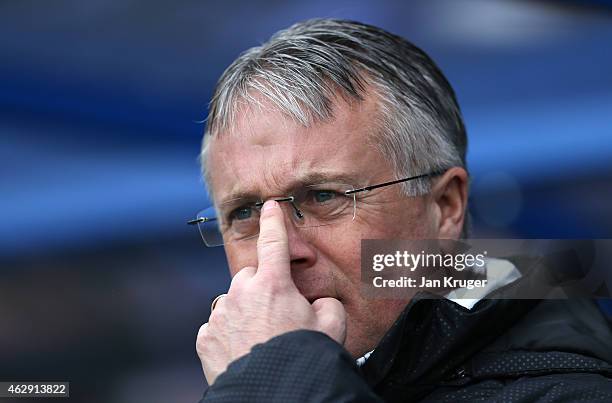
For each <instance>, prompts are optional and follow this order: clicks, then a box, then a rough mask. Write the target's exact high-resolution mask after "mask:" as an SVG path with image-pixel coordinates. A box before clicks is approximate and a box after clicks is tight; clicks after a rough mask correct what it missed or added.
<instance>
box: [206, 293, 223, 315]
mask: <svg viewBox="0 0 612 403" xmlns="http://www.w3.org/2000/svg"><path fill="white" fill-rule="evenodd" d="M226 295H227V294H220V295H217V296H216V297H215V299H213V302H212V304H210V311H211V312H212V311H213V310H214V309H215V307H216V306H217V302H219V300H220V299H221V298H223V297H225V296H226Z"/></svg>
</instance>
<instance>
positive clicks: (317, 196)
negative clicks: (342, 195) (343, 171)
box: [313, 190, 336, 203]
mask: <svg viewBox="0 0 612 403" xmlns="http://www.w3.org/2000/svg"><path fill="white" fill-rule="evenodd" d="M313 196H314V200H315V201H316V202H317V203H325V202H326V201H330V200H332V199H333V198H334V197H336V192H334V191H332V190H315V191H314V195H313Z"/></svg>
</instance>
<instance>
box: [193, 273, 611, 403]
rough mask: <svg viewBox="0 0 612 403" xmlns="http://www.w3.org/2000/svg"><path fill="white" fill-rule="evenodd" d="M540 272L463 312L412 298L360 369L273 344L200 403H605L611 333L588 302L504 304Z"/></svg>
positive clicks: (305, 344) (328, 350) (334, 354)
mask: <svg viewBox="0 0 612 403" xmlns="http://www.w3.org/2000/svg"><path fill="white" fill-rule="evenodd" d="M515 263H516V262H515ZM517 266H518V265H517ZM518 267H520V266H518ZM536 269H537V268H536ZM542 273H545V272H544V271H542V270H532V271H525V272H523V273H522V274H523V277H521V278H520V279H519V280H517V281H515V282H514V283H511V284H509V285H507V286H505V287H502V288H500V289H498V290H495V291H494V292H493V293H491V294H489V295H488V296H487V297H486V298H485V299H483V300H481V301H479V302H478V303H477V304H476V305H475V306H474V307H473V308H472V309H471V310H470V309H467V308H464V307H462V306H461V305H458V304H456V303H454V302H452V301H450V300H447V299H444V298H440V297H436V296H434V295H433V294H427V293H420V294H418V295H417V297H415V298H414V299H413V300H412V301H411V302H410V303H409V304H408V305H407V307H406V309H405V310H404V311H403V312H402V314H401V315H400V316H399V318H398V319H397V321H396V322H395V324H394V325H393V326H392V327H391V329H390V330H389V331H388V332H387V334H386V335H385V336H384V338H383V339H382V340H381V342H380V343H379V345H378V346H377V348H376V349H375V350H374V352H373V353H372V355H371V356H370V358H369V359H368V360H367V361H366V363H365V364H364V365H363V366H362V367H360V368H359V367H357V366H356V364H355V360H354V359H353V358H352V357H351V356H350V355H349V354H348V352H346V350H344V348H343V347H342V346H340V345H339V344H337V343H336V342H335V341H333V340H332V339H330V338H329V337H328V336H326V335H324V334H323V333H319V332H314V331H306V330H300V331H295V332H290V333H286V334H283V335H280V336H278V337H275V338H273V339H272V340H270V341H268V342H266V343H263V344H260V345H257V346H255V347H254V348H253V350H252V351H251V353H249V354H247V355H246V356H244V357H242V358H241V359H239V360H237V361H235V362H233V363H232V364H231V365H230V366H229V368H228V370H227V371H226V372H225V373H223V374H221V375H220V376H219V377H218V378H217V381H216V382H215V384H214V385H213V386H212V387H210V388H209V389H208V390H207V391H206V392H205V394H204V397H203V399H202V401H201V402H322V401H326V402H380V401H388V402H475V401H481V402H542V403H543V402H578V401H580V402H612V331H611V326H610V323H609V322H608V321H607V319H606V318H605V317H604V316H603V315H602V313H601V311H600V310H599V308H598V306H597V305H596V303H595V302H593V301H592V300H588V299H556V300H552V299H546V300H535V299H513V298H512V296H513V295H514V296H516V295H520V294H517V292H518V293H527V294H528V293H529V288H530V287H531V285H532V284H533V282H534V279H535V278H537V276H541V275H542ZM523 295H524V294H523Z"/></svg>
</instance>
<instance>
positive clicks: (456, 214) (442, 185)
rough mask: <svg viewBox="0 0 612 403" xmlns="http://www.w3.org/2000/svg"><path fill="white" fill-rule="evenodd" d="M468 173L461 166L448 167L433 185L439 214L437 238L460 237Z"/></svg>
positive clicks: (464, 211)
mask: <svg viewBox="0 0 612 403" xmlns="http://www.w3.org/2000/svg"><path fill="white" fill-rule="evenodd" d="M467 195H468V174H467V172H466V171H465V169H463V168H461V167H454V168H451V169H449V170H448V171H446V172H445V173H444V175H442V177H440V178H439V179H438V181H436V183H435V184H434V185H433V189H432V196H433V197H434V202H435V203H436V205H437V210H438V214H439V221H438V228H437V232H438V238H440V239H458V238H460V237H461V232H462V230H463V223H464V220H465V213H466V209H467V197H468V196H467Z"/></svg>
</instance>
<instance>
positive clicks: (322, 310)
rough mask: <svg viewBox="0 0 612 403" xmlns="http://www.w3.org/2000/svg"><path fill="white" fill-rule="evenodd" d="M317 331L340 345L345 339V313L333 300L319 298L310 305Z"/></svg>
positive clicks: (338, 303)
mask: <svg viewBox="0 0 612 403" xmlns="http://www.w3.org/2000/svg"><path fill="white" fill-rule="evenodd" d="M312 308H313V309H314V311H315V315H316V316H317V326H318V329H317V330H319V331H321V332H323V333H325V334H326V335H328V336H329V337H331V338H332V339H334V340H336V341H337V342H338V343H340V344H344V340H345V339H346V311H345V310H344V305H342V303H341V302H340V301H338V300H337V299H335V298H319V299H317V300H316V301H314V302H313V303H312Z"/></svg>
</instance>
